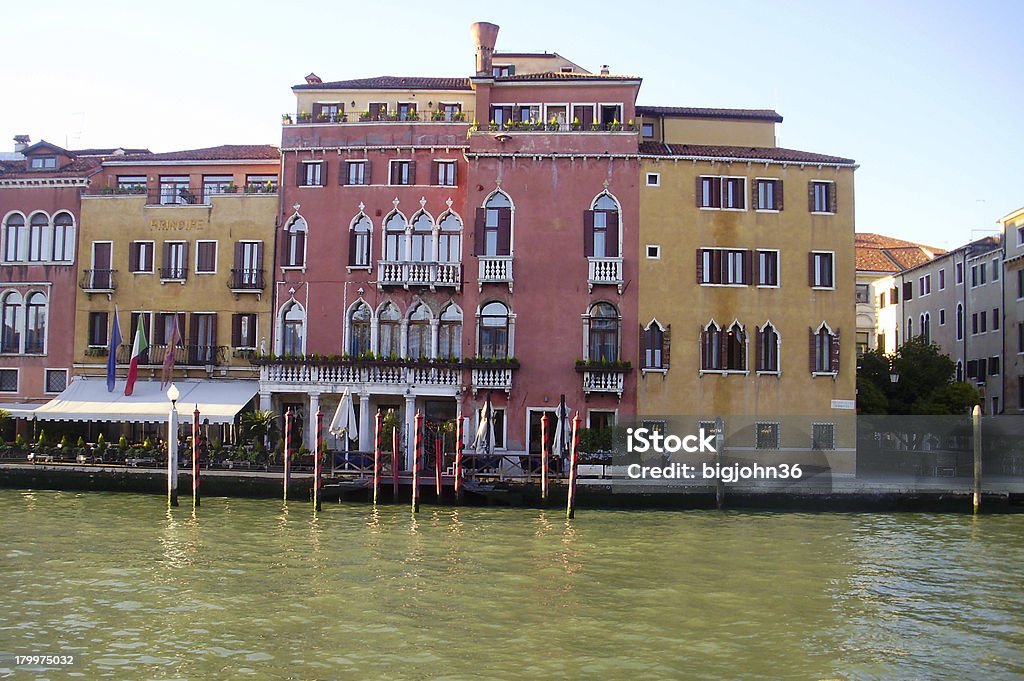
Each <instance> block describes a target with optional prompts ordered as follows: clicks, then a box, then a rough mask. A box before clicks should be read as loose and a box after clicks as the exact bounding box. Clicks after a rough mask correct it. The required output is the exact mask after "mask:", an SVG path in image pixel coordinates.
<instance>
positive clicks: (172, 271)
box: [160, 267, 188, 281]
mask: <svg viewBox="0 0 1024 681" xmlns="http://www.w3.org/2000/svg"><path fill="white" fill-rule="evenodd" d="M187 278H188V268H187V267H161V268H160V279H161V280H162V281H185V280H186V279H187Z"/></svg>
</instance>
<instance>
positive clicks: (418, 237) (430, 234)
mask: <svg viewBox="0 0 1024 681" xmlns="http://www.w3.org/2000/svg"><path fill="white" fill-rule="evenodd" d="M409 260H411V261H413V262H434V219H433V218H432V217H430V215H428V214H427V213H426V212H424V211H420V212H419V213H417V214H416V215H414V216H413V218H412V253H411V254H410V256H409Z"/></svg>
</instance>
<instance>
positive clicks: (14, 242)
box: [3, 212, 28, 262]
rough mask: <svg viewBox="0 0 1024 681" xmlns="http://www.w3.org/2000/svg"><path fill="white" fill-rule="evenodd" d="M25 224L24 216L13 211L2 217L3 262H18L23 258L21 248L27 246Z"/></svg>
mask: <svg viewBox="0 0 1024 681" xmlns="http://www.w3.org/2000/svg"><path fill="white" fill-rule="evenodd" d="M25 224H26V223H25V216H24V215H22V214H21V213H17V212H13V213H10V214H8V215H7V216H6V217H5V218H4V225H3V227H4V234H3V261H4V262H18V261H19V260H24V259H25V257H26V256H25V255H24V253H23V249H26V248H27V246H28V233H27V231H26V226H25Z"/></svg>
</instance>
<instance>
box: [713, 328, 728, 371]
mask: <svg viewBox="0 0 1024 681" xmlns="http://www.w3.org/2000/svg"><path fill="white" fill-rule="evenodd" d="M728 355H729V333H728V332H727V331H726V329H721V330H720V331H719V332H718V366H716V367H715V368H716V369H727V368H728V362H727V361H726V357H727V356H728Z"/></svg>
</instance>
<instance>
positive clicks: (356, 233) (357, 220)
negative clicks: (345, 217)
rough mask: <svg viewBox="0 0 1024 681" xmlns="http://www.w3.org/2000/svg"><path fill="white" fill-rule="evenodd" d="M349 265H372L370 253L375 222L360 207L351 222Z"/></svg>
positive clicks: (367, 266)
mask: <svg viewBox="0 0 1024 681" xmlns="http://www.w3.org/2000/svg"><path fill="white" fill-rule="evenodd" d="M348 229H349V248H348V265H349V267H366V268H369V267H370V253H371V245H372V239H373V223H372V222H371V221H370V218H369V217H367V215H366V213H364V212H363V211H362V209H361V208H360V210H359V213H358V214H356V216H355V217H354V218H352V222H351V223H350V224H349V227H348Z"/></svg>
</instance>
